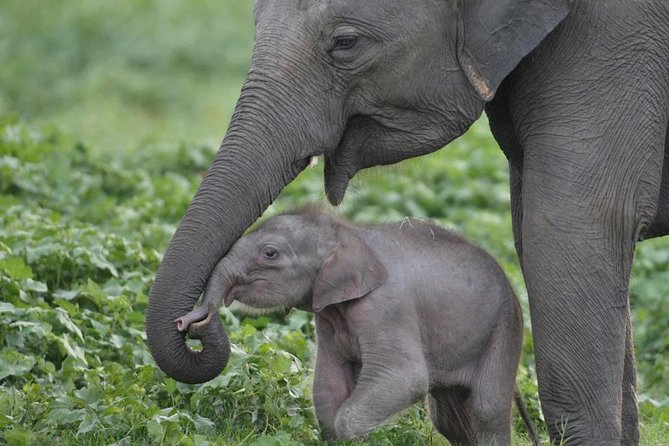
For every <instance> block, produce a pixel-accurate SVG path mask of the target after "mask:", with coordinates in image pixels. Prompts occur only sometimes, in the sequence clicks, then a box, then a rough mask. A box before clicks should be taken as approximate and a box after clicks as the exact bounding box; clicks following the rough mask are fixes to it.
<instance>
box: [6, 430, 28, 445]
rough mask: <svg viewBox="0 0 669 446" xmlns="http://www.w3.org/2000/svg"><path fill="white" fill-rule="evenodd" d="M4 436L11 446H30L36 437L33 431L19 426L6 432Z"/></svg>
mask: <svg viewBox="0 0 669 446" xmlns="http://www.w3.org/2000/svg"><path fill="white" fill-rule="evenodd" d="M3 435H4V437H5V441H7V444H8V445H9V446H30V445H31V444H32V441H33V438H34V436H35V435H34V434H33V433H32V432H31V431H29V430H27V429H24V428H22V427H19V426H14V427H13V428H12V429H10V430H6V431H5V432H4V433H3Z"/></svg>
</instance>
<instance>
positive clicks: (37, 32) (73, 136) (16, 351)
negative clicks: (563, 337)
mask: <svg viewBox="0 0 669 446" xmlns="http://www.w3.org/2000/svg"><path fill="white" fill-rule="evenodd" d="M251 8H252V5H251V2H239V1H238V0H219V1H214V0H203V1H201V2H197V3H190V4H186V3H183V2H177V1H176V0H164V1H161V2H158V1H148V2H135V1H131V0H122V1H118V2H111V3H110V2H102V1H100V0H97V1H88V2H77V1H74V0H62V1H60V2H57V3H53V4H52V3H50V2H39V1H37V0H7V1H5V2H3V4H2V6H0V65H2V67H3V69H2V70H0V210H1V212H0V444H4V443H6V444H9V445H30V444H36V445H43V444H63V445H68V444H70V445H108V444H116V445H131V444H166V445H171V444H180V445H181V444H183V445H189V444H190V445H210V444H211V445H214V444H219V445H236V444H243V445H254V446H265V445H291V444H293V445H297V444H319V441H318V432H317V429H316V427H315V421H314V417H313V414H312V412H311V409H310V405H311V402H310V373H311V367H312V364H313V357H312V356H313V336H314V333H313V324H312V320H311V317H310V316H309V315H308V314H307V313H303V312H299V311H294V312H292V313H291V314H290V315H288V316H287V317H279V316H265V317H260V318H249V317H244V316H242V315H235V314H232V313H230V312H229V311H227V310H225V309H223V310H222V311H221V315H222V317H223V319H224V322H225V325H226V327H227V328H228V332H229V333H230V337H231V341H232V342H233V352H232V360H231V362H230V364H229V365H228V367H227V369H226V370H225V372H224V373H223V374H222V375H221V376H219V377H218V378H216V379H215V380H213V381H211V382H210V383H207V384H205V385H202V386H189V385H184V384H180V383H176V382H175V381H173V380H171V379H169V378H166V377H165V375H164V374H162V372H160V371H159V370H157V369H156V367H155V365H154V364H153V361H152V359H151V356H150V354H149V352H148V349H147V346H146V342H145V336H144V330H143V324H144V311H145V308H146V303H147V296H148V293H149V290H150V287H151V284H152V281H153V276H154V274H155V272H156V270H157V268H158V265H159V263H160V256H161V254H162V252H163V251H164V249H165V247H166V245H167V242H168V241H169V238H170V236H171V234H172V232H173V231H174V229H175V227H176V225H177V224H178V222H179V219H180V218H181V216H182V215H183V213H184V211H185V209H186V207H187V205H188V203H189V201H190V199H191V197H192V195H193V193H194V191H195V190H196V188H197V186H198V184H199V182H200V179H201V174H202V173H203V171H204V170H205V169H206V167H207V165H208V164H209V161H210V160H211V157H212V155H213V153H214V150H215V146H216V141H217V140H218V139H220V138H221V136H222V135H223V133H224V130H225V129H224V125H225V123H227V121H228V119H229V116H230V114H231V111H232V109H233V107H234V101H235V99H236V96H237V94H238V91H239V88H240V86H241V80H242V78H243V76H244V73H245V71H246V66H247V65H248V60H249V57H250V45H251V38H252V29H251V26H252V16H251ZM19 115H20V116H21V119H19V118H18V117H17V116H19ZM182 141H185V142H182ZM322 178H323V177H322V168H317V169H314V170H308V171H305V172H304V173H303V174H302V175H301V176H300V177H299V179H298V180H297V181H295V182H294V183H292V184H291V185H290V186H289V187H288V188H287V189H286V190H285V191H284V193H283V194H282V196H281V197H280V199H279V200H278V201H277V202H276V203H275V204H274V205H273V206H272V207H271V208H270V209H269V210H268V212H267V214H268V215H271V214H274V213H277V212H280V211H282V210H285V209H288V208H291V207H295V206H299V205H302V204H306V203H308V202H313V201H321V202H322V201H323V200H324V199H323V186H322V182H323V179H322ZM340 212H342V214H344V215H345V216H346V217H348V218H350V219H352V220H354V221H356V222H379V221H394V220H401V219H402V218H403V217H405V216H414V217H418V218H429V219H432V220H435V221H437V222H439V223H441V224H442V225H444V226H447V227H450V228H452V229H454V230H456V231H458V232H460V233H462V234H464V235H466V236H467V237H469V238H470V239H472V240H474V241H475V242H476V243H478V244H479V245H481V246H482V247H484V248H486V249H487V250H489V251H490V252H491V253H492V254H493V255H494V256H495V257H496V258H497V259H498V260H499V261H500V263H501V264H502V266H503V267H504V269H505V271H507V273H508V274H509V277H510V278H511V281H512V283H513V285H514V287H515V289H516V290H517V291H518V294H519V297H520V299H521V301H522V302H523V305H524V307H525V309H526V311H525V319H526V322H527V321H528V320H529V318H528V312H527V306H526V302H527V298H526V293H525V291H524V287H523V282H522V277H521V275H520V269H519V266H518V264H517V259H516V256H515V252H514V248H513V242H512V237H511V223H510V213H509V201H508V186H507V174H506V170H505V163H504V159H503V156H502V154H501V152H500V151H499V149H497V148H496V145H495V144H494V142H493V141H492V140H491V137H490V134H489V131H488V130H487V125H486V123H485V121H481V122H479V123H477V124H476V125H475V126H474V127H473V128H472V130H471V131H470V132H469V133H468V134H467V135H466V136H465V137H463V138H461V139H460V140H458V141H457V142H456V143H454V144H453V145H452V146H451V147H449V148H448V149H445V150H442V151H440V152H438V153H436V154H433V155H431V156H428V157H423V158H420V159H416V160H413V161H410V162H406V163H403V164H401V165H400V166H395V167H390V168H384V169H376V170H372V171H370V172H366V173H362V174H361V175H359V176H358V178H357V179H356V180H355V181H354V183H353V184H352V186H351V189H350V190H349V192H348V195H347V198H346V200H345V201H344V203H343V205H342V206H341V208H340ZM668 262H669V241H668V240H654V241H650V242H645V243H643V244H642V245H641V247H640V249H639V251H638V254H637V260H636V264H635V268H634V272H633V277H632V291H631V295H632V300H633V304H634V319H635V336H636V344H637V348H638V352H639V355H638V356H639V378H640V397H639V400H640V405H641V412H642V423H643V425H642V434H643V438H644V440H643V442H642V444H644V445H665V444H669V397H668V395H669V384H668V383H667V381H666V377H667V376H669V365H668V364H669V362H667V360H668V359H669V334H668V333H667V331H666V322H665V321H666V320H667V318H668V317H669V314H666V313H667V310H666V309H665V307H666V305H665V306H663V305H662V303H663V301H666V297H665V296H667V295H668V294H669V281H667V264H668ZM518 381H519V385H520V388H521V391H522V392H523V394H524V395H525V398H526V400H527V402H528V405H529V408H530V411H531V413H532V416H533V417H534V419H535V421H536V423H537V424H538V425H541V421H540V420H541V419H540V413H539V408H538V401H537V396H536V383H535V376H534V368H533V356H532V342H531V338H530V336H529V331H528V332H527V333H526V337H525V349H524V355H523V358H522V364H521V370H520V373H519V379H518ZM514 426H515V435H516V437H517V444H526V440H525V441H524V440H523V438H524V429H523V427H522V424H521V423H520V421H519V420H517V419H514ZM370 443H371V444H378V445H421V444H423V445H444V444H446V443H445V441H444V440H443V439H442V438H441V437H440V436H439V435H438V434H437V433H436V432H435V431H434V430H433V429H432V427H431V425H430V424H429V422H428V421H427V416H426V411H425V409H424V407H422V406H421V405H418V406H415V407H413V408H411V409H410V410H408V411H407V412H406V413H404V414H403V415H402V416H401V417H399V418H397V419H395V420H394V421H392V422H391V423H389V424H388V425H387V426H386V427H384V428H381V429H379V430H378V431H376V432H375V433H374V434H372V436H371V437H370ZM350 444H355V443H350Z"/></svg>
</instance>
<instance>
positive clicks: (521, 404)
mask: <svg viewBox="0 0 669 446" xmlns="http://www.w3.org/2000/svg"><path fill="white" fill-rule="evenodd" d="M513 399H514V401H515V402H516V407H517V408H518V413H519V414H520V417H521V418H522V419H523V423H525V427H526V428H527V433H528V434H529V435H530V440H532V444H533V445H534V446H540V445H541V441H540V440H539V435H537V430H536V429H535V428H534V424H532V420H531V419H530V414H528V413H527V406H525V401H523V397H522V395H521V394H520V391H519V390H518V387H515V388H514V390H513Z"/></svg>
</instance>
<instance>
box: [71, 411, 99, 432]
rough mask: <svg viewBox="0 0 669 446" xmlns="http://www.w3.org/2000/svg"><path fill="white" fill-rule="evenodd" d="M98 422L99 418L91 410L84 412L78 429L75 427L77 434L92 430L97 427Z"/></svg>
mask: <svg viewBox="0 0 669 446" xmlns="http://www.w3.org/2000/svg"><path fill="white" fill-rule="evenodd" d="M99 423H100V420H99V419H98V417H97V415H95V414H94V413H91V412H88V413H86V415H85V416H84V419H83V420H82V421H81V423H80V424H79V429H77V436H79V435H83V434H87V433H88V432H92V431H93V430H94V429H96V428H97V426H98V424H99Z"/></svg>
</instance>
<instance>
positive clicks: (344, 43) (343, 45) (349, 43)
mask: <svg viewBox="0 0 669 446" xmlns="http://www.w3.org/2000/svg"><path fill="white" fill-rule="evenodd" d="M357 43H358V38H357V37H356V36H342V37H339V38H337V40H336V41H335V46H334V48H333V51H339V50H350V49H351V48H353V47H354V46H355V45H356V44H357Z"/></svg>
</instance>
